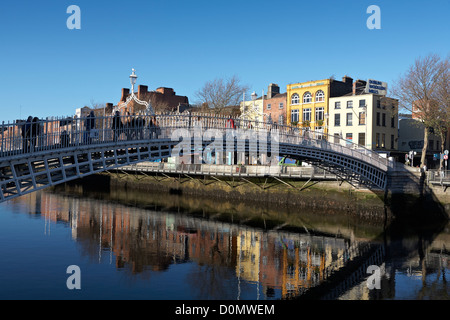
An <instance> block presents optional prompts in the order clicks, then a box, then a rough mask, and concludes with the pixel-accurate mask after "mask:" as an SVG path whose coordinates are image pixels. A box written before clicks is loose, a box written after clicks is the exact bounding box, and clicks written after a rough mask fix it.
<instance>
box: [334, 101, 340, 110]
mask: <svg viewBox="0 0 450 320" xmlns="http://www.w3.org/2000/svg"><path fill="white" fill-rule="evenodd" d="M334 108H335V109H340V108H341V102H340V101H336V102H335V103H334Z"/></svg>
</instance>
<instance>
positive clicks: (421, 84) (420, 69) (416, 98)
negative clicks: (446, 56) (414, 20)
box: [392, 54, 442, 167]
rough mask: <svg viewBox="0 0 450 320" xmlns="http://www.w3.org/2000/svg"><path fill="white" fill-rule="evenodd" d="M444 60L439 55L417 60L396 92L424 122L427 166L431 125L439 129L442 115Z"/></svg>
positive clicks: (405, 106) (422, 157)
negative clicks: (440, 96)
mask: <svg viewBox="0 0 450 320" xmlns="http://www.w3.org/2000/svg"><path fill="white" fill-rule="evenodd" d="M441 76H442V61H441V58H440V57H439V56H438V55H436V54H430V55H428V56H426V57H424V58H418V59H416V60H415V62H414V64H412V65H411V66H410V67H409V69H408V70H407V71H406V73H405V74H404V75H402V76H400V78H399V79H398V80H397V82H396V83H395V84H394V86H393V90H392V93H393V95H394V96H395V97H397V98H398V100H399V105H400V107H402V108H403V109H406V110H408V111H411V112H412V113H413V115H414V116H415V117H416V118H418V119H420V120H421V121H422V122H423V124H424V127H425V129H424V143H423V148H422V155H421V159H420V166H421V167H423V166H424V165H425V161H426V160H425V159H426V152H427V149H428V134H429V131H430V128H435V127H436V125H437V122H438V121H439V119H442V114H441V111H440V108H439V104H438V103H437V101H436V95H437V92H438V87H439V81H440V77H441Z"/></svg>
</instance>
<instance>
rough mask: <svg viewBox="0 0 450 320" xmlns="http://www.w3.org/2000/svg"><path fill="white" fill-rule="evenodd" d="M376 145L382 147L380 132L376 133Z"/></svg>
mask: <svg viewBox="0 0 450 320" xmlns="http://www.w3.org/2000/svg"><path fill="white" fill-rule="evenodd" d="M375 147H377V148H379V147H380V134H379V133H377V134H376V145H375Z"/></svg>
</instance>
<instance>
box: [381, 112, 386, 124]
mask: <svg viewBox="0 0 450 320" xmlns="http://www.w3.org/2000/svg"><path fill="white" fill-rule="evenodd" d="M381 120H382V121H381V124H382V125H383V127H386V113H383V114H382V115H381Z"/></svg>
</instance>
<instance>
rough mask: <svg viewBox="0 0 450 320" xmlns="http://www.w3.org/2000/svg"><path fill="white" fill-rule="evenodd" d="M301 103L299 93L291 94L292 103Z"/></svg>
mask: <svg viewBox="0 0 450 320" xmlns="http://www.w3.org/2000/svg"><path fill="white" fill-rule="evenodd" d="M299 103H300V97H299V95H298V94H296V93H294V94H293V95H292V96H291V104H299Z"/></svg>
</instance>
